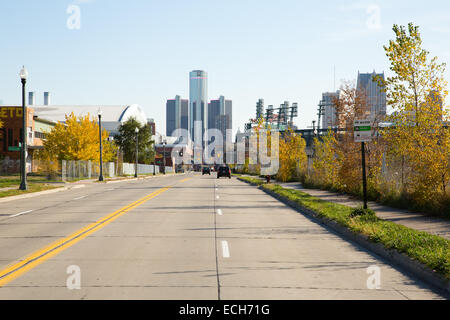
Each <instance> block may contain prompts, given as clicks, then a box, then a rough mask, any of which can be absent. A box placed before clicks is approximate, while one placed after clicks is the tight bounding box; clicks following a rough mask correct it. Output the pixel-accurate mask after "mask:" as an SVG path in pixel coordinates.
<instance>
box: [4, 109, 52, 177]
mask: <svg viewBox="0 0 450 320" xmlns="http://www.w3.org/2000/svg"><path fill="white" fill-rule="evenodd" d="M22 110H23V109H22V107H17V106H0V120H1V121H2V122H3V127H2V128H0V164H1V166H0V172H4V173H15V172H19V170H20V157H21V152H20V145H21V141H22V126H23V124H22V123H23V122H22V114H23V111H22ZM54 125H55V123H54V122H52V121H48V120H44V119H40V118H38V117H36V116H35V110H34V109H33V108H30V107H28V108H27V116H26V127H27V131H26V133H27V171H28V172H30V171H31V164H32V160H33V153H34V151H35V150H38V149H41V148H42V146H43V139H44V137H45V133H46V132H48V131H49V130H51V128H52V127H53V126H54Z"/></svg>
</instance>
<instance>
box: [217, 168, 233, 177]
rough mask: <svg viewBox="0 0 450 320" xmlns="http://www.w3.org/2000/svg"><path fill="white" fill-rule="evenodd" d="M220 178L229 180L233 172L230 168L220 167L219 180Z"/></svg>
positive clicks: (218, 171)
mask: <svg viewBox="0 0 450 320" xmlns="http://www.w3.org/2000/svg"><path fill="white" fill-rule="evenodd" d="M220 177H228V178H229V179H231V170H230V167H229V166H222V167H219V169H218V170H217V179H219V178H220Z"/></svg>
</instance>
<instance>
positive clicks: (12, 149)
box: [8, 147, 20, 151]
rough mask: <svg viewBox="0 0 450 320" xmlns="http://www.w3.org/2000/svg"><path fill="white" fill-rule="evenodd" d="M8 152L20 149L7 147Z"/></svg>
mask: <svg viewBox="0 0 450 320" xmlns="http://www.w3.org/2000/svg"><path fill="white" fill-rule="evenodd" d="M8 151H20V147H8Z"/></svg>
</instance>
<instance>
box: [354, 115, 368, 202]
mask: <svg viewBox="0 0 450 320" xmlns="http://www.w3.org/2000/svg"><path fill="white" fill-rule="evenodd" d="M354 138H355V142H361V162H362V175H363V177H362V181H363V197H364V209H367V178H366V148H365V143H366V142H370V141H372V125H371V122H370V120H355V122H354Z"/></svg>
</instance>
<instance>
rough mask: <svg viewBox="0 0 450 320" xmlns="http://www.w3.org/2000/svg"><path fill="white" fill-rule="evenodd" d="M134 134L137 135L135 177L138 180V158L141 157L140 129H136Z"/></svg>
mask: <svg viewBox="0 0 450 320" xmlns="http://www.w3.org/2000/svg"><path fill="white" fill-rule="evenodd" d="M134 132H135V133H136V168H135V170H134V177H135V178H137V177H138V157H139V140H138V139H139V128H138V127H136V129H135V130H134Z"/></svg>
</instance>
